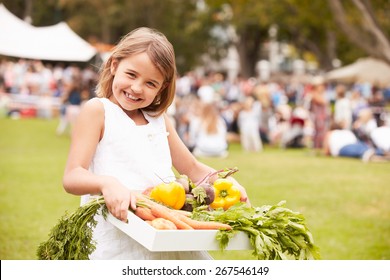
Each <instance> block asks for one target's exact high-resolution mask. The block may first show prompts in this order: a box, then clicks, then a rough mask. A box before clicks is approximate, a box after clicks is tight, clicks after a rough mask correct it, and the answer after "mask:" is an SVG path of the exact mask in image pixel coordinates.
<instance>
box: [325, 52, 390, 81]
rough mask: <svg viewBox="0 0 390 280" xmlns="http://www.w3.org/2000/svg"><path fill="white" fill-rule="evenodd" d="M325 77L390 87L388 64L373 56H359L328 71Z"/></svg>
mask: <svg viewBox="0 0 390 280" xmlns="http://www.w3.org/2000/svg"><path fill="white" fill-rule="evenodd" d="M325 78H326V80H327V81H336V82H342V83H351V84H353V83H370V84H371V85H373V86H377V87H380V88H387V87H390V65H388V64H387V63H385V62H383V61H381V60H378V59H374V58H361V59H358V60H357V61H356V62H354V63H352V64H350V65H347V66H344V67H341V68H338V69H335V70H332V71H330V72H328V73H327V74H326V75H325Z"/></svg>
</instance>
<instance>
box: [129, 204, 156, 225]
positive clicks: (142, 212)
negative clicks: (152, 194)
mask: <svg viewBox="0 0 390 280" xmlns="http://www.w3.org/2000/svg"><path fill="white" fill-rule="evenodd" d="M134 214H135V215H137V216H138V217H140V218H141V219H142V220H145V221H148V220H149V221H151V220H154V219H155V218H156V216H154V215H153V214H152V211H151V210H150V208H146V207H141V206H138V207H137V208H135V211H134Z"/></svg>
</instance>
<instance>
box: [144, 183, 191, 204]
mask: <svg viewBox="0 0 390 280" xmlns="http://www.w3.org/2000/svg"><path fill="white" fill-rule="evenodd" d="M150 197H151V198H153V199H154V200H156V201H159V202H161V203H163V204H165V205H167V206H170V207H172V208H174V209H181V208H182V207H183V205H184V203H185V201H186V192H185V190H184V187H183V186H182V185H181V184H180V183H178V182H175V181H173V182H170V183H161V184H159V185H157V186H155V187H153V189H152V191H151V192H150Z"/></svg>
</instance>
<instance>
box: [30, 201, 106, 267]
mask: <svg viewBox="0 0 390 280" xmlns="http://www.w3.org/2000/svg"><path fill="white" fill-rule="evenodd" d="M99 211H101V213H102V215H103V217H106V216H107V213H108V209H107V207H106V205H105V204H104V199H103V198H102V197H99V198H96V199H94V200H91V201H89V202H88V203H87V204H85V205H83V206H80V207H78V208H77V209H76V211H74V212H73V213H72V214H71V215H69V214H68V213H66V214H65V215H64V216H62V217H61V218H60V219H59V221H58V223H57V224H56V225H55V226H54V227H53V228H52V229H51V230H50V232H49V238H48V239H47V240H46V241H45V242H42V243H41V244H39V246H38V249H37V257H38V259H39V260H89V255H90V254H91V253H92V252H93V251H94V250H95V249H96V242H95V241H94V240H93V238H92V237H93V229H94V228H95V227H96V224H97V221H96V220H95V219H94V217H95V215H96V214H97V213H98V212H99Z"/></svg>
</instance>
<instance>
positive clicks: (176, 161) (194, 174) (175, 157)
mask: <svg viewBox="0 0 390 280" xmlns="http://www.w3.org/2000/svg"><path fill="white" fill-rule="evenodd" d="M165 123H166V127H167V131H168V133H169V136H168V142H169V148H170V151H171V157H172V164H173V167H174V168H175V169H176V170H177V172H179V174H185V175H187V176H188V177H189V178H190V179H191V181H193V182H198V181H200V180H201V179H203V178H204V177H205V176H206V175H207V174H209V173H211V172H214V171H215V169H213V168H211V167H210V166H207V165H205V164H203V163H201V162H200V161H198V160H197V159H196V158H195V157H194V155H193V154H192V153H191V152H190V151H189V150H188V148H187V147H186V146H185V144H184V143H183V141H182V140H181V139H180V137H179V135H178V134H177V132H176V130H175V128H174V127H173V124H172V123H171V121H170V120H169V118H168V117H167V116H165ZM215 179H217V176H216V175H215V176H213V177H211V178H210V181H211V182H214V180H215ZM229 180H232V181H233V183H234V184H235V185H236V186H237V187H238V188H239V189H240V192H241V201H247V202H248V203H249V199H248V195H247V193H246V190H245V188H244V187H243V186H241V185H240V184H239V183H238V182H237V180H235V179H234V178H232V177H229Z"/></svg>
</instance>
